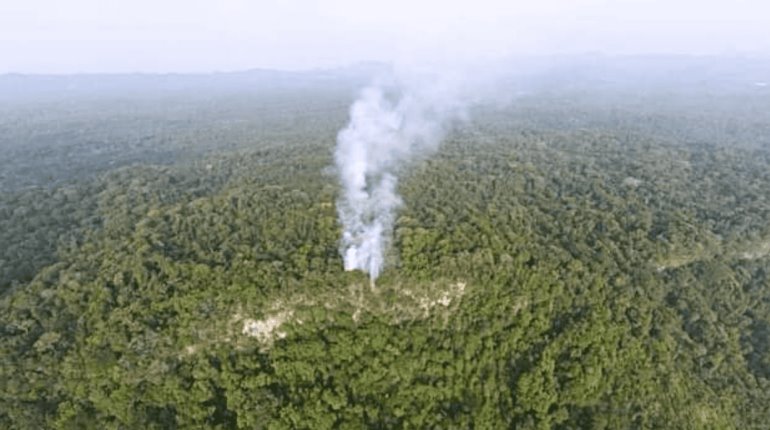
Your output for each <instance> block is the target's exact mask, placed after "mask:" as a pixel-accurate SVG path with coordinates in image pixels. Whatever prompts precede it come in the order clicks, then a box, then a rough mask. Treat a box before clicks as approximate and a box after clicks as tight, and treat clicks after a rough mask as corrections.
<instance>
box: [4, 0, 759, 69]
mask: <svg viewBox="0 0 770 430" xmlns="http://www.w3.org/2000/svg"><path fill="white" fill-rule="evenodd" d="M579 52H605V53H631V54H634V53H691V54H719V53H725V52H731V53H734V52H745V53H759V54H770V2H769V1H767V0H571V1H570V0H508V1H504V0H469V1H452V0H387V1H366V0H358V1H356V0H253V1H246V0H0V73H3V72H36V73H71V72H135V71H144V72H206V71H215V70H239V69H248V68H277V69H305V68H315V67H334V66H338V65H344V64H348V63H352V62H356V61H365V60H381V61H421V60H422V59H425V58H431V59H438V60H442V59H457V58H460V59H476V58H492V59H494V58H499V57H503V56H506V55H512V54H551V53H579Z"/></svg>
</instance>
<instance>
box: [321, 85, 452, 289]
mask: <svg viewBox="0 0 770 430" xmlns="http://www.w3.org/2000/svg"><path fill="white" fill-rule="evenodd" d="M383 82H385V81H380V82H379V83H377V84H374V85H372V86H370V87H368V88H366V89H364V90H363V91H362V92H361V95H360V97H359V98H358V100H356V102H355V103H354V104H353V106H352V107H351V109H350V122H349V123H348V125H347V126H346V127H345V128H344V129H343V130H342V131H341V132H340V133H339V135H338V137H337V149H336V153H335V161H336V164H337V169H338V172H339V175H340V181H341V184H342V195H341V198H340V200H339V202H338V205H337V208H338V215H339V219H340V223H341V224H342V229H343V233H342V241H341V253H342V257H343V258H344V262H345V270H362V271H364V272H367V273H368V274H369V277H370V279H371V280H372V282H374V280H375V279H377V277H378V276H379V274H380V272H381V271H382V269H383V267H384V264H385V255H386V252H387V249H388V246H389V244H390V241H391V236H392V231H393V224H394V222H395V217H396V211H397V210H398V208H399V207H400V206H401V205H403V200H402V199H401V197H399V195H398V174H399V170H400V169H401V166H403V165H404V163H405V162H407V161H409V160H412V159H414V158H415V157H418V156H421V155H426V154H429V153H431V152H432V151H434V150H435V149H436V148H437V147H438V145H439V144H440V142H441V140H442V138H443V137H444V134H445V131H446V130H447V126H448V124H450V123H451V122H452V121H453V120H455V119H459V118H461V117H462V116H463V109H462V106H463V103H461V97H460V94H459V89H460V86H459V85H458V83H459V80H458V79H457V78H456V76H449V75H448V74H444V75H442V76H436V75H435V74H433V73H428V74H422V75H416V74H412V75H408V77H404V76H400V77H399V78H397V79H393V80H390V81H388V82H387V83H383Z"/></svg>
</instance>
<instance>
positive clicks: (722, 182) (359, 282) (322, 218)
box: [0, 94, 770, 429]
mask: <svg viewBox="0 0 770 430" xmlns="http://www.w3.org/2000/svg"><path fill="white" fill-rule="evenodd" d="M285 97H286V98H284V99H281V98H280V97H277V96H274V98H273V99H270V100H271V101H270V103H268V106H270V107H271V108H273V109H276V111H277V112H281V113H280V115H279V114H276V113H273V114H272V116H271V115H266V116H264V117H263V114H264V113H265V111H266V108H265V107H264V106H262V108H261V109H262V110H259V109H258V107H259V106H261V105H259V103H266V102H265V101H264V100H260V101H259V102H254V103H255V104H254V105H252V104H249V102H248V101H245V100H240V101H239V102H238V103H235V104H234V105H225V104H224V102H223V101H212V102H211V105H206V106H205V111H206V112H209V113H212V112H216V111H217V110H218V109H220V108H221V109H223V110H225V111H226V112H227V115H224V114H220V115H221V116H217V115H213V114H212V116H210V117H207V116H206V115H200V114H198V113H195V109H194V108H190V109H189V111H190V112H189V113H185V112H187V111H186V110H182V111H178V112H176V113H175V114H174V115H178V116H179V117H178V118H176V117H175V118H176V119H175V120H178V121H181V122H182V123H184V124H188V123H190V122H196V125H195V127H197V128H194V129H192V128H191V129H187V128H186V127H187V126H184V127H182V126H179V128H177V126H176V125H174V126H172V125H169V124H170V123H167V122H166V121H170V120H167V119H163V118H165V117H162V116H158V117H157V118H155V117H153V118H151V119H146V120H145V121H150V122H152V123H155V122H157V123H158V124H160V125H163V126H164V127H165V126H168V127H169V128H168V129H166V131H164V134H163V135H164V136H166V138H167V139H168V140H167V141H164V142H166V143H165V144H167V145H168V147H167V148H165V149H164V151H165V153H167V154H172V153H174V154H182V153H183V154H186V155H185V156H184V157H176V156H174V157H171V156H169V157H170V158H169V157H167V158H164V159H163V160H158V159H157V158H155V155H157V151H156V152H153V151H151V152H150V153H149V154H150V155H147V153H141V151H140V152H139V153H137V154H144V155H141V156H140V155H137V157H138V160H139V161H140V162H139V163H130V162H126V163H123V162H121V163H118V164H128V165H127V166H123V167H119V168H112V167H110V166H108V165H104V164H99V161H98V160H96V159H95V160H96V161H94V160H92V162H94V163H96V164H95V165H94V166H93V170H94V171H100V172H103V173H101V174H99V175H78V174H74V173H73V172H72V171H67V172H65V173H66V175H65V176H66V178H64V177H60V178H59V179H57V180H54V181H53V182H52V183H50V184H48V185H46V186H45V187H43V186H42V185H40V184H39V183H38V184H37V185H36V186H35V187H32V188H29V187H27V188H24V187H22V186H21V185H20V184H22V183H24V184H26V183H30V182H31V183H36V181H39V180H40V179H39V178H40V176H39V175H38V176H36V175H34V174H32V175H29V176H23V175H22V176H14V178H15V179H14V180H13V181H10V180H8V182H7V183H6V188H5V189H6V190H7V191H3V193H2V194H0V226H2V229H0V240H1V241H2V242H1V243H2V245H3V248H2V250H1V252H2V254H0V286H2V287H3V288H4V292H3V293H2V294H3V295H2V298H1V299H0V336H1V337H0V357H2V360H1V361H0V427H1V428H8V429H33V428H34V429H43V428H57V429H83V428H98V429H126V428H136V429H152V428H157V429H172V428H221V429H231V428H233V429H234V428H242V429H261V428H265V429H282V428H286V429H289V428H308V429H324V428H339V429H359V428H383V429H384V428H442V429H443V428H458V429H459V428H463V429H464V428H477V429H487V428H489V429H492V428H518V429H528V428H531V429H545V428H557V429H577V428H597V429H602V428H603V429H626V428H629V429H630V428H633V429H648V428H649V429H651V428H683V429H688V428H715V429H724V428H732V429H751V428H763V427H764V426H766V425H767V423H768V422H770V346H768V345H770V278H769V277H768V273H770V257H769V255H770V242H769V241H770V225H768V219H770V194H769V193H770V173H768V172H770V169H768V166H770V150H769V149H768V147H767V146H766V145H764V143H763V142H762V141H761V139H763V138H765V137H762V136H760V134H761V133H760V132H761V130H763V127H764V128H766V127H767V124H768V118H767V115H766V113H765V112H764V111H757V112H756V113H755V114H756V117H746V118H743V119H741V121H739V122H738V120H737V119H735V117H730V116H725V115H728V114H726V113H725V112H726V111H729V110H730V109H731V107H732V106H733V103H736V100H733V99H730V98H728V97H726V96H725V98H724V99H723V100H720V102H721V103H723V104H724V105H718V106H721V107H719V108H717V107H713V106H712V108H711V109H703V110H701V111H699V112H697V113H694V112H691V111H687V110H684V109H685V108H686V107H683V106H680V105H678V104H677V103H674V102H671V101H669V102H666V101H665V100H664V99H661V100H663V101H661V102H660V103H661V104H660V105H657V106H653V105H649V104H645V103H648V102H649V101H646V102H645V101H642V102H644V103H641V104H640V105H638V106H637V105H636V104H635V101H634V100H633V99H632V100H631V101H628V102H624V101H621V100H614V99H613V100H614V101H613V100H610V101H607V100H605V101H604V103H616V108H615V109H611V110H609V111H607V110H603V109H601V108H600V107H597V105H596V102H595V101H592V100H588V99H585V98H583V97H578V96H575V97H574V98H571V99H566V98H565V99H563V100H562V99H552V98H549V97H547V96H543V97H542V98H537V99H532V100H522V101H521V102H520V104H519V105H517V106H516V107H514V108H509V109H507V110H491V109H480V110H479V112H477V113H476V114H475V120H474V121H473V122H471V123H468V124H465V125H463V126H462V127H458V129H456V130H454V132H453V133H452V134H451V135H450V137H449V138H448V139H447V142H445V145H444V147H443V149H442V151H441V152H440V153H439V154H437V155H436V156H435V157H433V158H432V159H428V160H422V161H419V162H415V163H414V164H413V165H411V166H408V169H405V177H404V180H403V182H402V183H401V192H402V195H403V198H404V201H405V203H406V204H405V207H404V208H403V210H402V211H401V213H400V214H399V219H398V220H397V225H396V230H395V233H394V243H393V249H392V252H391V255H390V259H391V260H390V266H389V268H388V269H387V270H386V271H385V273H384V274H383V275H382V277H381V278H380V279H379V280H378V282H377V286H376V288H375V289H373V290H372V289H370V288H369V285H368V281H367V279H366V278H365V277H364V276H363V275H362V274H361V273H346V272H343V271H342V267H341V261H340V258H339V256H338V253H337V244H338V237H339V227H338V225H337V221H336V212H335V200H336V193H337V189H338V188H337V185H336V180H335V177H334V175H333V174H331V173H329V171H328V169H327V166H330V165H332V164H333V163H332V151H333V144H334V133H335V130H337V129H339V127H341V126H342V125H343V124H344V121H345V116H344V106H346V105H347V102H348V101H349V100H348V99H347V98H346V97H345V96H342V95H339V96H335V97H332V96H330V95H329V94H326V95H324V96H323V97H322V96H321V95H317V96H316V98H311V99H312V100H314V101H313V103H310V104H299V103H297V101H296V100H295V99H293V98H291V97H289V96H285ZM565 97H566V96H565ZM747 97H748V96H747ZM282 100H283V101H282ZM765 101H766V100H765ZM198 103H201V102H198ZM746 103H747V104H748V105H751V103H756V100H754V99H750V100H747V101H746ZM279 108H280V109H279ZM201 109H204V107H201ZM250 109H254V110H255V111H257V112H260V113H258V114H254V113H250V112H251V111H250ZM281 109H283V110H281ZM650 109H658V110H659V111H660V112H662V113H661V114H660V116H656V117H652V118H651V117H650V115H651V114H650V112H649V110H650ZM180 112H181V113H180ZM744 113H745V112H742V113H741V114H744ZM103 115H106V113H105V114H103ZM115 115H117V116H118V117H120V114H119V113H115ZM157 115H160V114H157ZM736 115H737V114H736ZM222 116H226V117H233V118H239V117H243V118H244V119H247V120H246V121H244V122H237V123H227V125H226V126H225V125H222V123H221V122H220V121H221V118H222ZM260 118H261V119H260ZM265 118H267V119H265ZM554 118H558V119H559V121H556V120H554ZM569 118H572V120H573V123H574V124H573V126H569V125H565V123H564V121H566V120H567V119H569ZM704 118H705V120H704ZM731 118H732V119H731ZM733 119H734V120H735V121H736V122H731V121H732V120H733ZM185 121H186V122H185ZM249 121H254V122H249ZM720 121H721V122H720ZM724 121H727V122H730V124H731V126H733V128H731V129H729V130H725V129H724V127H723V126H722V124H723V123H724ZM129 123H130V122H129ZM110 124H112V125H109V127H114V126H115V125H114V124H123V125H122V126H121V127H127V125H126V124H127V123H125V122H124V121H122V120H121V121H118V120H117V119H116V120H115V123H110ZM142 124H145V125H144V126H146V123H142ZM5 127H6V128H9V129H14V128H13V127H12V126H10V125H5ZM19 127H21V126H19ZM697 127H702V128H703V129H706V130H707V131H704V130H701V129H698V131H697V132H695V131H693V130H694V129H695V128H697ZM735 127H737V128H735ZM161 128H163V127H161ZM118 129H122V128H120V127H118ZM192 130H199V131H200V133H202V136H208V137H200V136H199V137H195V136H194V135H193V131H192ZM62 132H63V131H62ZM67 132H73V133H74V132H75V131H73V130H69V129H68V130H67ZM134 132H137V133H138V131H137V130H134ZM14 133H17V134H18V135H22V134H23V133H24V131H23V130H16V131H15V132H14ZM82 133H83V134H84V135H86V136H89V135H90V136H91V137H93V138H94V139H96V137H94V136H93V134H94V133H95V132H93V131H90V130H86V131H83V132H82ZM186 133H190V134H186ZM752 133H755V135H756V136H758V137H757V140H756V141H746V142H735V141H734V137H735V136H752ZM97 134H98V133H97ZM139 134H141V133H139ZM129 136H130V134H129ZM693 136H695V137H693ZM198 138H200V139H203V141H205V142H203V141H202V142H200V144H199V142H198V140H197V139H198ZM207 139H210V141H209V140H207ZM216 140H221V141H222V142H221V146H218V144H217V143H216V142H215V141H216ZM694 140H695V141H694ZM207 142H208V143H207ZM763 145H764V146H763ZM193 147H194V148H195V151H192V152H186V151H187V150H188V148H193ZM56 150H63V149H62V148H58V149H56ZM19 151H20V152H19V153H20V154H21V153H23V151H22V150H19ZM118 153H121V152H120V151H118ZM153 154H155V155H153ZM24 156H25V157H29V154H26V155H24ZM18 157H22V156H21V155H18ZM143 157H144V158H143ZM20 162H21V161H20ZM24 162H25V163H32V164H34V160H32V159H28V158H25V159H24ZM9 163H10V162H9ZM9 177H10V176H9ZM57 181H61V183H58V182H57ZM270 321H272V323H273V325H272V326H269V324H268V322H270ZM268 326H269V327H268ZM266 327H267V328H266ZM251 330H253V331H251ZM259 330H263V331H264V333H266V334H264V333H263V334H258V333H262V332H259Z"/></svg>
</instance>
